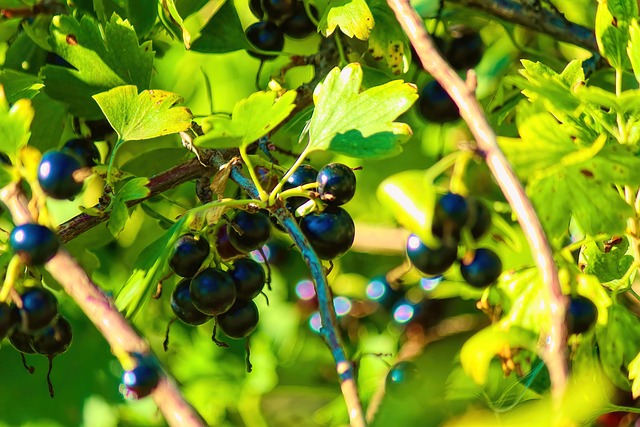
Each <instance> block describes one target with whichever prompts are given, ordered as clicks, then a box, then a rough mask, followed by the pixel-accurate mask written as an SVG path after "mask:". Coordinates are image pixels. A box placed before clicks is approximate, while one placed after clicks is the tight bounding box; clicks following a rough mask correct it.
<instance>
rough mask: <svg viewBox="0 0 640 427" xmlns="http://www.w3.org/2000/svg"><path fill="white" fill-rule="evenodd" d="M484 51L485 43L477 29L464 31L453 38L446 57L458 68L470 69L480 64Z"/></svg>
mask: <svg viewBox="0 0 640 427" xmlns="http://www.w3.org/2000/svg"><path fill="white" fill-rule="evenodd" d="M483 53H484V43H482V38H481V37H480V34H479V33H478V32H476V31H469V30H467V31H466V32H463V33H462V34H460V36H459V37H457V38H454V39H453V40H451V43H450V44H449V49H448V50H447V53H446V59H447V61H448V62H449V64H451V66H452V67H453V68H454V69H456V70H468V69H470V68H473V67H475V66H476V65H478V63H479V62H480V60H481V59H482V54H483Z"/></svg>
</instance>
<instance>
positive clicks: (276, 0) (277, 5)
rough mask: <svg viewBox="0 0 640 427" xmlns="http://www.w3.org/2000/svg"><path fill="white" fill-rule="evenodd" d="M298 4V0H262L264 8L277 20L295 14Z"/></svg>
mask: <svg viewBox="0 0 640 427" xmlns="http://www.w3.org/2000/svg"><path fill="white" fill-rule="evenodd" d="M297 5H298V1H297V0H262V8H263V9H264V11H265V12H267V15H269V18H271V19H274V20H276V21H279V20H281V19H284V18H286V17H288V16H291V15H293V13H294V12H295V10H296V6H297Z"/></svg>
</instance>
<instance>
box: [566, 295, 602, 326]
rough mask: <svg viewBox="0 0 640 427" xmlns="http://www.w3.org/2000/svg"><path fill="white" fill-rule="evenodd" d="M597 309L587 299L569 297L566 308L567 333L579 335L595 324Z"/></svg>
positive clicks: (579, 296) (578, 296)
mask: <svg viewBox="0 0 640 427" xmlns="http://www.w3.org/2000/svg"><path fill="white" fill-rule="evenodd" d="M597 319H598V309H597V308H596V305H595V304H594V303H593V301H591V300H590V299H589V298H586V297H583V296H581V295H577V296H574V297H571V301H569V307H567V331H568V332H569V335H571V334H581V333H583V332H585V331H587V330H588V329H589V328H591V327H592V326H593V324H594V323H596V320H597Z"/></svg>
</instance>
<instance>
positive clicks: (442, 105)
mask: <svg viewBox="0 0 640 427" xmlns="http://www.w3.org/2000/svg"><path fill="white" fill-rule="evenodd" d="M451 35H452V37H453V38H452V39H451V40H450V41H449V42H447V41H445V40H444V39H442V38H440V37H437V36H433V39H434V42H435V44H436V46H437V47H438V49H439V50H440V52H441V53H442V56H443V57H444V59H446V60H447V62H448V63H449V64H451V66H452V67H453V68H454V69H455V70H457V71H467V70H469V69H471V68H473V67H475V66H476V65H478V63H479V62H480V60H481V59H482V55H483V53H484V44H483V42H482V38H481V37H480V34H479V33H478V32H477V31H475V30H473V29H470V28H466V27H464V28H461V29H459V30H456V31H452V32H451ZM418 111H419V112H420V114H421V115H422V117H424V118H425V119H426V120H428V121H430V122H434V123H447V122H452V121H455V120H458V119H459V118H460V111H459V109H458V106H457V105H456V104H455V102H453V100H452V99H451V97H450V96H449V94H448V93H447V91H445V90H444V88H443V87H442V86H441V85H440V83H438V82H437V81H436V80H432V81H430V82H429V83H427V84H426V85H425V86H424V88H423V89H422V92H421V93H420V99H419V101H418Z"/></svg>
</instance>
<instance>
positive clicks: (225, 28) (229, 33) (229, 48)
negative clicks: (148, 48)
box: [184, 0, 251, 53]
mask: <svg viewBox="0 0 640 427" xmlns="http://www.w3.org/2000/svg"><path fill="white" fill-rule="evenodd" d="M212 3H213V2H212ZM207 7H210V6H207ZM198 19H200V15H199V14H194V15H191V16H189V17H187V19H185V23H184V25H185V28H186V29H188V31H190V32H191V33H193V34H192V35H191V44H190V46H189V45H187V41H186V39H185V46H187V48H190V49H191V50H194V51H196V52H205V53H227V52H234V51H236V50H242V49H249V48H250V47H251V46H250V45H249V42H248V41H247V38H246V37H245V35H244V30H243V28H242V22H240V18H239V17H238V12H237V11H236V8H235V7H234V5H233V1H232V0H227V1H226V2H225V3H224V4H223V5H222V6H221V7H220V9H219V10H217V11H216V12H215V15H213V18H210V20H208V22H206V25H205V26H204V27H202V28H200V25H201V23H200V22H199V21H198ZM194 21H195V22H194ZM193 26H195V29H191V27H193Z"/></svg>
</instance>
